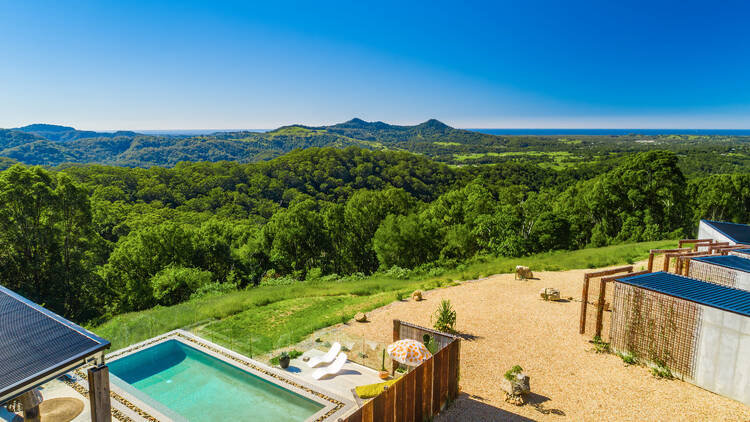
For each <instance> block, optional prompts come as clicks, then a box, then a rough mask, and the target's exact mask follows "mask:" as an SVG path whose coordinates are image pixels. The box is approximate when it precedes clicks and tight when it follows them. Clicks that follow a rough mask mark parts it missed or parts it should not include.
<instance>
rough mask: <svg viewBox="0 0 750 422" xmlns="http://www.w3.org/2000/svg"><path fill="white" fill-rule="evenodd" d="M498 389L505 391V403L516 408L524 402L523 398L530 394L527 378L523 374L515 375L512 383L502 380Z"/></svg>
mask: <svg viewBox="0 0 750 422" xmlns="http://www.w3.org/2000/svg"><path fill="white" fill-rule="evenodd" d="M500 388H502V389H503V391H505V401H506V402H508V403H512V404H515V405H516V406H521V405H523V404H524V403H525V402H526V400H525V396H526V395H527V394H529V393H530V392H531V387H530V385H529V377H528V375H526V374H524V373H520V374H516V376H515V378H514V379H513V380H512V381H509V380H507V379H505V378H503V379H502V380H501V382H500Z"/></svg>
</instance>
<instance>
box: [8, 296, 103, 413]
mask: <svg viewBox="0 0 750 422" xmlns="http://www.w3.org/2000/svg"><path fill="white" fill-rule="evenodd" d="M106 348H109V342H108V341H107V340H104V339H102V338H99V337H97V336H95V335H94V334H92V333H90V332H88V331H86V330H85V329H83V328H81V327H79V326H78V325H76V324H74V323H72V322H70V321H68V320H66V319H64V318H62V317H60V316H59V315H57V314H55V313H53V312H50V311H48V310H46V309H44V308H42V307H41V306H39V305H37V304H35V303H33V302H31V301H29V300H27V299H25V298H24V297H22V296H20V295H18V294H16V293H14V292H12V291H10V290H8V289H6V288H4V287H2V286H0V403H2V402H3V401H4V399H9V398H12V396H14V395H16V393H18V394H20V393H23V392H25V391H27V390H29V389H31V388H33V387H35V386H37V385H38V384H39V383H40V382H45V381H46V377H48V376H51V375H52V376H54V375H55V374H56V372H57V371H59V370H61V369H66V368H69V367H70V366H71V365H76V363H78V364H83V363H84V361H85V359H86V358H87V357H89V356H91V355H94V354H96V353H98V352H100V351H102V350H104V349H106ZM76 366H78V365H76Z"/></svg>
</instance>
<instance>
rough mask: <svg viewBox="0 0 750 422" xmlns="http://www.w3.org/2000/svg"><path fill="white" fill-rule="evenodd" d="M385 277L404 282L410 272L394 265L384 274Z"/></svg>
mask: <svg viewBox="0 0 750 422" xmlns="http://www.w3.org/2000/svg"><path fill="white" fill-rule="evenodd" d="M385 275H386V276H388V277H391V278H395V279H398V280H406V279H407V278H409V276H410V275H411V271H409V270H407V269H406V268H401V267H399V266H397V265H394V266H392V267H391V268H389V269H388V271H386V272H385Z"/></svg>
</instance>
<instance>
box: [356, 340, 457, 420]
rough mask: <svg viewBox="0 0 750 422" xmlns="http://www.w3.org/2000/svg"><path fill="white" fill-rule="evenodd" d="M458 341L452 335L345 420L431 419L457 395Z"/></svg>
mask: <svg viewBox="0 0 750 422" xmlns="http://www.w3.org/2000/svg"><path fill="white" fill-rule="evenodd" d="M394 331H395V330H394ZM447 336H450V335H447ZM460 344H461V342H460V340H459V339H458V338H456V337H453V336H451V341H450V342H449V343H447V344H446V345H445V347H443V348H442V349H440V350H439V351H438V352H437V353H435V355H434V356H432V357H431V358H430V359H428V360H426V361H425V362H423V363H422V364H421V365H419V366H417V367H416V368H413V369H412V370H411V371H410V372H409V373H407V374H405V375H403V376H402V377H401V378H399V380H398V381H397V382H396V383H395V384H393V385H392V386H391V387H390V388H389V389H387V390H386V391H384V392H383V393H382V394H380V395H379V396H377V397H375V398H374V399H372V400H370V401H368V402H367V403H365V404H364V405H363V406H362V407H360V408H359V409H358V410H357V411H356V412H354V413H353V414H351V415H350V416H349V417H348V418H346V419H345V422H380V421H384V422H402V421H403V422H411V421H415V422H422V421H423V420H426V419H430V418H432V416H434V415H436V414H437V413H438V412H440V410H441V409H442V408H443V407H444V406H445V405H446V404H447V403H448V402H450V401H453V400H455V399H456V398H457V397H458V378H459V366H460V347H461V346H460Z"/></svg>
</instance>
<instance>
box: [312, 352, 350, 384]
mask: <svg viewBox="0 0 750 422" xmlns="http://www.w3.org/2000/svg"><path fill="white" fill-rule="evenodd" d="M346 359H347V357H346V354H345V353H339V355H338V356H337V357H336V360H334V361H333V363H332V364H330V365H328V366H326V367H325V368H320V369H318V370H316V371H315V372H313V374H312V377H313V379H316V380H319V379H321V378H323V377H324V376H326V375H335V374H337V373H339V371H341V368H343V367H344V364H345V363H346Z"/></svg>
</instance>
